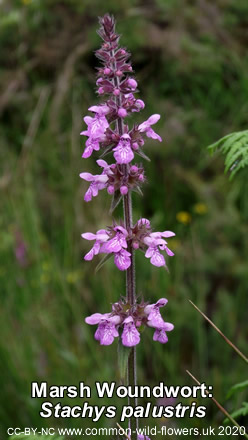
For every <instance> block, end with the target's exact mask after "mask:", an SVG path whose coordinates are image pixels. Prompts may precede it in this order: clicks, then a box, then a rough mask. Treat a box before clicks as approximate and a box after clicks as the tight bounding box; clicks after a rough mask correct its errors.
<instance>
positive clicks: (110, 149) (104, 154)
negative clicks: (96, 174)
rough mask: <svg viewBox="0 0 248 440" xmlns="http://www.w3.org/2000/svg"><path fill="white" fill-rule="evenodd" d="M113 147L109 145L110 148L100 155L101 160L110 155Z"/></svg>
mask: <svg viewBox="0 0 248 440" xmlns="http://www.w3.org/2000/svg"><path fill="white" fill-rule="evenodd" d="M112 148H113V145H109V146H108V147H106V148H105V149H104V151H103V152H102V154H101V155H100V158H102V157H104V156H106V155H107V154H108V153H110V152H111V151H112Z"/></svg>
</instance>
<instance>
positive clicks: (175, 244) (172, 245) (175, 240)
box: [170, 237, 182, 251]
mask: <svg viewBox="0 0 248 440" xmlns="http://www.w3.org/2000/svg"><path fill="white" fill-rule="evenodd" d="M181 244H182V243H181V240H179V239H178V238H174V237H173V238H171V239H170V249H172V250H173V251H176V250H177V249H178V248H180V247H181Z"/></svg>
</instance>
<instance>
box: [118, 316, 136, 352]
mask: <svg viewBox="0 0 248 440" xmlns="http://www.w3.org/2000/svg"><path fill="white" fill-rule="evenodd" d="M123 323H124V328H123V332H122V335H121V340H122V344H123V345H125V346H126V347H134V346H135V345H137V344H138V343H139V342H140V334H139V332H138V330H137V329H136V327H135V324H134V321H133V318H132V317H131V316H129V317H128V318H126V319H125V320H124V321H123Z"/></svg>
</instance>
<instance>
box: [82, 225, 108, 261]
mask: <svg viewBox="0 0 248 440" xmlns="http://www.w3.org/2000/svg"><path fill="white" fill-rule="evenodd" d="M81 237H83V238H85V240H95V244H94V246H93V247H92V248H91V250H90V251H89V252H88V253H87V254H86V255H85V256H84V259H85V260H87V261H90V260H92V259H93V257H94V256H95V255H97V254H99V252H100V248H101V244H102V243H104V242H106V241H107V240H108V239H109V235H108V233H107V231H106V230H105V229H100V230H99V231H97V233H96V234H92V233H91V232H85V233H84V234H82V235H81Z"/></svg>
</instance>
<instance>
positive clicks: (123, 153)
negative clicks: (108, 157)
mask: <svg viewBox="0 0 248 440" xmlns="http://www.w3.org/2000/svg"><path fill="white" fill-rule="evenodd" d="M113 151H114V158H115V160H116V162H117V163H119V164H127V163H129V162H131V161H132V160H133V158H134V154H133V151H132V148H131V139H130V136H129V134H123V136H121V139H120V142H119V143H118V144H117V146H116V147H115V148H113Z"/></svg>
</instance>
